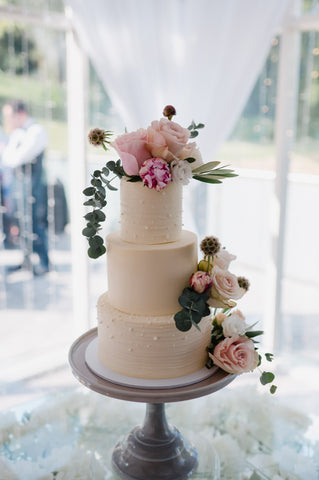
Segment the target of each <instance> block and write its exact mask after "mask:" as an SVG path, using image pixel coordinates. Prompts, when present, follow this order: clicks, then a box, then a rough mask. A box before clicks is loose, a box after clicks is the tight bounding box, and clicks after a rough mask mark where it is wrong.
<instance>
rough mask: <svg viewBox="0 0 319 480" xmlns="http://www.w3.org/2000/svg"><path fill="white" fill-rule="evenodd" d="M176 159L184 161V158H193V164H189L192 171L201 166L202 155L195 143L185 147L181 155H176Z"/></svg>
mask: <svg viewBox="0 0 319 480" xmlns="http://www.w3.org/2000/svg"><path fill="white" fill-rule="evenodd" d="M178 158H179V159H180V160H185V158H195V162H193V163H191V164H190V165H191V169H192V170H194V168H197V167H200V166H201V165H203V159H202V155H201V153H200V151H199V149H198V147H197V144H196V142H192V143H188V144H187V145H185V147H184V148H183V150H182V151H181V153H180V154H179V155H178Z"/></svg>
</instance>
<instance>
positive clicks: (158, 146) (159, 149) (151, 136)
mask: <svg viewBox="0 0 319 480" xmlns="http://www.w3.org/2000/svg"><path fill="white" fill-rule="evenodd" d="M146 148H147V150H148V151H149V152H150V154H151V155H150V156H152V157H157V158H165V159H166V157H167V155H168V147H167V144H166V140H165V137H164V136H163V135H162V134H161V133H160V132H159V131H157V130H155V129H154V128H152V127H148V129H147V130H146Z"/></svg>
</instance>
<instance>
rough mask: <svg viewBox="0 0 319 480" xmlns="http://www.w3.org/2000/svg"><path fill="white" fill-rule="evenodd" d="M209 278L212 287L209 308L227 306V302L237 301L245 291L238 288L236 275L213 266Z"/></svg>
mask: <svg viewBox="0 0 319 480" xmlns="http://www.w3.org/2000/svg"><path fill="white" fill-rule="evenodd" d="M210 276H211V278H212V286H211V289H210V291H209V295H210V299H209V302H208V303H209V305H210V306H211V307H215V308H220V307H225V306H227V305H228V306H229V300H238V299H239V298H241V297H242V296H243V295H244V293H245V290H244V289H243V288H240V286H239V285H238V280H237V277H236V275H234V274H232V273H230V272H229V271H228V270H223V269H222V268H220V267H218V265H215V266H214V268H213V269H212V271H211V273H210Z"/></svg>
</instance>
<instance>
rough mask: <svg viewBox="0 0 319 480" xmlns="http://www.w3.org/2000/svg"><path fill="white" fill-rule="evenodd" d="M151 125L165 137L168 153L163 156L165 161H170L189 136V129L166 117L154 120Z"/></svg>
mask: <svg viewBox="0 0 319 480" xmlns="http://www.w3.org/2000/svg"><path fill="white" fill-rule="evenodd" d="M151 127H152V128H153V129H154V130H156V131H157V132H159V133H161V135H163V137H164V138H165V141H166V145H167V148H168V155H167V157H166V158H165V159H166V160H167V161H172V160H174V157H177V156H178V155H179V153H180V152H181V151H182V150H183V148H184V147H185V145H186V143H187V142H188V139H189V137H190V131H189V130H188V129H187V128H183V127H181V126H180V125H179V124H178V123H176V122H172V121H171V120H168V119H167V118H161V120H159V121H158V120H154V121H153V122H152V123H151ZM169 154H171V155H169Z"/></svg>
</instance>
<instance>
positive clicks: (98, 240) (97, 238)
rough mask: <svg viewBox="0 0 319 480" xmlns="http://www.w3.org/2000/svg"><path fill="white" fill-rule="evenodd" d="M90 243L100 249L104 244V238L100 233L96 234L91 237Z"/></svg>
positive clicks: (94, 247)
mask: <svg viewBox="0 0 319 480" xmlns="http://www.w3.org/2000/svg"><path fill="white" fill-rule="evenodd" d="M89 245H90V247H92V248H93V249H95V250H96V249H98V248H99V247H100V246H101V245H103V238H102V237H100V236H99V235H95V237H92V238H90V239H89Z"/></svg>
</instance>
